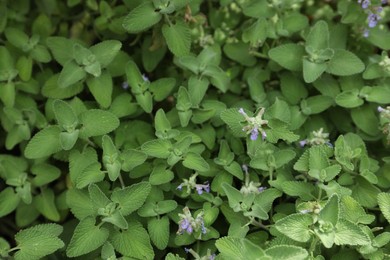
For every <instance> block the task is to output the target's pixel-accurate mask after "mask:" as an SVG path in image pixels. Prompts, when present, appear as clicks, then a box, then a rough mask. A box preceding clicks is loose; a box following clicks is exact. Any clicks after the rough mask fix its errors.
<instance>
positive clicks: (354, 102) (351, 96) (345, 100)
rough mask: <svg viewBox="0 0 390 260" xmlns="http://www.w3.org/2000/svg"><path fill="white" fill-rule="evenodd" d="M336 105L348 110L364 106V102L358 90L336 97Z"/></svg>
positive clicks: (348, 91) (344, 92) (345, 92)
mask: <svg viewBox="0 0 390 260" xmlns="http://www.w3.org/2000/svg"><path fill="white" fill-rule="evenodd" d="M335 101H336V104H337V105H339V106H342V107H346V108H354V107H358V106H361V105H363V103H364V100H363V99H362V98H361V97H360V96H359V90H358V89H352V90H347V91H343V92H341V93H340V94H338V95H337V96H336V99H335Z"/></svg>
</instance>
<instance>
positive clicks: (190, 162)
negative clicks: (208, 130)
mask: <svg viewBox="0 0 390 260" xmlns="http://www.w3.org/2000/svg"><path fill="white" fill-rule="evenodd" d="M183 166H184V167H186V168H188V169H192V170H195V171H199V172H207V171H208V170H210V166H209V164H208V163H207V162H206V160H205V159H203V157H202V156H201V155H199V154H197V153H192V152H189V153H187V154H186V155H185V157H184V160H183Z"/></svg>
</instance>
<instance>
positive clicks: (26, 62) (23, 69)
mask: <svg viewBox="0 0 390 260" xmlns="http://www.w3.org/2000/svg"><path fill="white" fill-rule="evenodd" d="M32 66H33V63H32V59H31V58H30V57H26V56H21V57H20V58H19V59H18V61H17V62H16V65H15V67H16V69H17V70H18V71H19V77H20V78H21V79H22V80H23V81H29V80H30V79H31V73H32Z"/></svg>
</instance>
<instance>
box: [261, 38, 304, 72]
mask: <svg viewBox="0 0 390 260" xmlns="http://www.w3.org/2000/svg"><path fill="white" fill-rule="evenodd" d="M268 55H269V57H270V58H271V59H272V60H274V61H275V62H277V63H278V64H279V65H280V66H282V67H284V68H286V69H288V70H292V71H301V70H302V58H303V56H304V55H305V48H304V47H303V46H301V45H297V44H293V43H288V44H284V45H280V46H278V47H275V48H273V49H271V50H270V51H269V52H268Z"/></svg>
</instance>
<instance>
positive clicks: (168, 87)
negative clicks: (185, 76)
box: [149, 78, 176, 102]
mask: <svg viewBox="0 0 390 260" xmlns="http://www.w3.org/2000/svg"><path fill="white" fill-rule="evenodd" d="M175 85H176V79H175V78H162V79H158V80H155V81H153V82H152V83H150V86H149V90H150V92H151V93H152V95H153V99H154V100H155V101H157V102H160V101H163V100H164V99H166V98H167V97H168V96H169V95H170V94H171V92H172V90H173V88H174V87H175Z"/></svg>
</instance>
